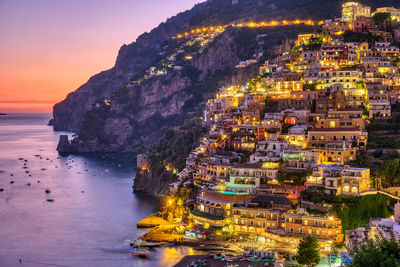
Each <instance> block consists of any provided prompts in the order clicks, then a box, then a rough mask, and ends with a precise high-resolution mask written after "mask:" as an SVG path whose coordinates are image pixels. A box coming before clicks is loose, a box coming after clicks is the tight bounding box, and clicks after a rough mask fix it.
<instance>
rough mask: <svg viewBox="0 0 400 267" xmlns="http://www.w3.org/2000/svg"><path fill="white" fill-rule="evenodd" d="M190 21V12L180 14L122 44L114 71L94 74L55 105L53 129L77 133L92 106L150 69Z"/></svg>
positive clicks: (112, 69)
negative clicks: (164, 48) (171, 40)
mask: <svg viewBox="0 0 400 267" xmlns="http://www.w3.org/2000/svg"><path fill="white" fill-rule="evenodd" d="M189 18H190V14H189V12H183V13H180V14H179V15H177V16H175V17H173V18H172V19H169V20H167V21H166V22H165V23H161V24H160V25H159V26H158V27H157V28H155V29H154V30H152V31H151V32H150V33H144V34H142V35H141V36H139V37H138V39H137V40H136V42H133V43H131V44H129V45H123V46H122V47H121V48H120V50H119V52H118V56H117V59H116V62H115V65H114V67H113V68H111V69H109V70H106V71H103V72H100V73H98V74H96V75H94V76H93V77H91V78H90V79H89V80H88V81H87V82H86V83H85V84H83V85H82V86H80V87H79V88H78V89H77V90H76V91H74V92H72V93H70V94H68V96H67V97H66V98H65V99H64V100H63V101H61V102H60V103H58V104H56V105H55V106H54V108H53V117H54V122H53V125H54V129H55V130H66V131H74V132H76V131H78V130H79V128H80V126H81V124H82V121H83V119H84V117H85V114H86V112H87V111H88V110H89V109H90V107H91V106H92V104H93V103H95V102H96V101H97V100H98V99H100V98H103V97H105V96H107V95H109V94H110V93H112V92H113V91H115V90H117V89H118V88H119V87H120V86H121V85H123V84H124V83H126V82H128V81H129V80H130V79H131V78H132V77H134V76H135V75H137V74H138V73H140V72H142V71H143V70H145V69H146V68H147V67H149V65H150V64H151V62H153V61H154V60H155V59H156V57H157V54H158V52H159V51H160V45H161V44H162V43H163V42H164V41H165V40H167V39H169V38H171V37H172V36H175V35H177V34H178V32H181V31H182V29H184V28H186V27H187V26H188V20H189Z"/></svg>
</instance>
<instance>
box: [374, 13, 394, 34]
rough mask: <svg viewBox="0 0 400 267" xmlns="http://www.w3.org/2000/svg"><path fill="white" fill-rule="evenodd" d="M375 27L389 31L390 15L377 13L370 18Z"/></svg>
mask: <svg viewBox="0 0 400 267" xmlns="http://www.w3.org/2000/svg"><path fill="white" fill-rule="evenodd" d="M372 19H373V20H374V22H375V23H376V25H378V27H379V29H381V30H390V29H391V22H392V21H391V18H390V13H386V12H377V13H375V15H374V16H373V17H372Z"/></svg>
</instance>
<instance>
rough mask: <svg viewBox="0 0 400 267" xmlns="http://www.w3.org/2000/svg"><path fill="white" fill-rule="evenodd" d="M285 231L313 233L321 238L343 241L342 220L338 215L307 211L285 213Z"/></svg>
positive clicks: (301, 233)
mask: <svg viewBox="0 0 400 267" xmlns="http://www.w3.org/2000/svg"><path fill="white" fill-rule="evenodd" d="M285 233H287V234H293V235H299V236H304V235H313V236H316V237H318V238H320V239H328V240H333V241H334V242H338V243H341V242H343V238H344V236H343V234H342V221H341V220H340V219H339V218H336V217H328V216H316V215H309V214H306V213H291V212H286V213H285Z"/></svg>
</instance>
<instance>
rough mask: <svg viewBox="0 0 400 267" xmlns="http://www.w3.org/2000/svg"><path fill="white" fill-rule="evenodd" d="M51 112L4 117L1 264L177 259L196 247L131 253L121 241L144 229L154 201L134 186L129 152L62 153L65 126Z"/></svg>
mask: <svg viewBox="0 0 400 267" xmlns="http://www.w3.org/2000/svg"><path fill="white" fill-rule="evenodd" d="M50 117H51V116H50V115H47V114H46V115H38V114H35V115H33V114H19V115H12V114H11V115H7V116H0V188H2V189H3V190H4V191H2V192H0V266H152V267H154V266H172V265H174V264H175V263H177V262H178V261H179V260H180V259H181V257H182V256H184V255H188V254H192V253H194V252H193V251H192V250H191V249H189V248H186V247H180V248H163V249H160V248H159V249H157V250H156V251H154V252H153V257H152V259H151V260H141V259H138V258H136V257H135V256H133V255H132V254H131V253H130V251H129V250H128V249H126V248H125V247H124V246H123V242H124V240H125V239H135V238H137V237H139V236H140V235H141V234H143V233H144V231H145V230H140V229H137V228H136V223H137V222H138V221H139V220H141V219H143V218H144V217H146V216H147V215H149V214H151V213H153V212H154V211H155V209H156V201H155V200H154V199H153V198H151V197H148V196H144V195H138V194H134V193H132V188H131V186H132V178H133V177H134V170H133V168H134V164H133V162H132V160H131V159H132V156H129V155H125V156H122V155H119V156H117V155H96V156H60V155H58V153H57V151H56V146H57V142H58V139H59V135H60V134H66V133H62V132H54V131H53V130H52V127H49V126H47V125H46V123H47V122H48V120H49V119H50ZM68 134H71V133H68ZM21 158H22V159H21ZM29 184H30V185H29ZM46 189H48V190H50V191H51V192H50V193H49V194H46V192H45V191H46ZM47 199H53V200H54V202H48V201H47ZM19 259H21V260H22V262H21V263H20V262H19Z"/></svg>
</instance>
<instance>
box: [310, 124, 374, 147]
mask: <svg viewBox="0 0 400 267" xmlns="http://www.w3.org/2000/svg"><path fill="white" fill-rule="evenodd" d="M367 139H368V133H367V132H364V131H363V130H361V129H359V128H313V129H311V130H309V131H308V145H309V146H311V147H315V148H318V147H321V146H325V145H326V144H328V143H341V144H342V143H343V142H346V143H347V142H350V143H352V144H354V146H361V147H363V146H366V145H367Z"/></svg>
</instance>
